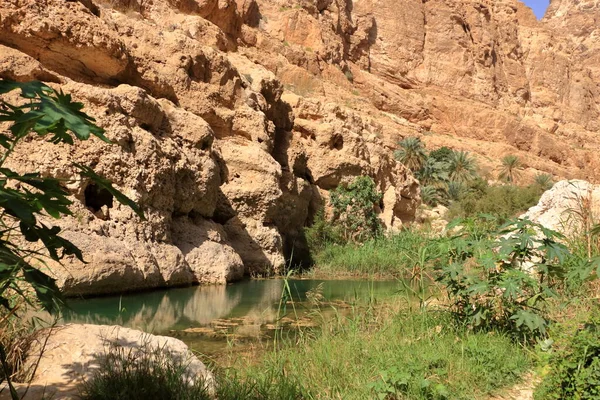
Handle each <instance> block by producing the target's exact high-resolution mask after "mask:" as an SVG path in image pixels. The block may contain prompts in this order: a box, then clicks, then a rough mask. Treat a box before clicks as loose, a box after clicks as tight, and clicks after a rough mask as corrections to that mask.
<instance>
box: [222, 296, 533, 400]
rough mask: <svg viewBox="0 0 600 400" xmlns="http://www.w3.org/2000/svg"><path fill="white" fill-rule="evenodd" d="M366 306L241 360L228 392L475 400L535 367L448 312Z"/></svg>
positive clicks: (229, 375)
mask: <svg viewBox="0 0 600 400" xmlns="http://www.w3.org/2000/svg"><path fill="white" fill-rule="evenodd" d="M364 311H365V310H364V309H363V310H359V309H357V310H356V312H355V313H354V314H353V315H352V316H351V317H349V318H346V317H340V319H334V320H331V321H329V322H325V325H324V327H323V330H322V332H321V334H320V335H319V336H317V338H315V339H307V340H305V341H303V342H300V343H290V344H289V347H287V348H286V349H283V350H281V351H279V352H271V353H268V354H266V355H265V356H264V358H262V359H261V360H260V361H259V362H258V363H254V364H250V363H246V364H243V365H244V366H242V367H241V369H240V368H239V365H241V364H239V363H238V364H237V365H238V369H237V370H238V372H227V371H225V373H224V374H223V375H222V382H225V385H226V387H227V388H228V390H231V388H232V384H231V382H237V383H236V384H235V386H236V387H239V386H240V382H249V383H247V384H245V385H244V384H242V385H241V387H244V386H246V387H247V386H248V385H250V386H254V387H260V386H261V385H264V383H265V382H270V384H271V385H272V386H275V387H277V386H279V385H282V386H279V389H277V390H281V389H282V388H286V391H285V395H286V396H284V397H281V398H289V399H300V398H302V399H345V400H346V399H350V400H352V399H357V400H359V399H360V400H362V399H373V398H390V399H393V398H409V399H436V398H439V399H442V398H448V399H474V398H482V397H485V396H486V395H487V394H490V393H492V392H493V391H495V390H497V389H498V388H502V387H504V386H506V385H510V384H512V383H514V382H515V381H516V380H518V377H519V376H520V374H522V373H523V372H524V371H526V370H527V369H528V368H529V366H530V360H529V358H528V356H527V353H526V352H525V351H524V350H523V348H521V347H520V346H518V345H516V344H514V343H513V342H512V341H511V340H510V339H509V338H507V337H505V336H503V335H500V334H493V335H490V334H482V333H473V332H470V331H468V330H467V329H464V328H461V327H455V326H454V325H453V323H452V320H451V318H449V316H448V315H447V313H446V312H443V311H439V312H436V311H428V312H407V310H406V309H398V308H394V307H389V306H383V307H381V306H380V307H375V308H370V311H371V312H370V313H369V312H364ZM273 377H276V379H275V381H273ZM280 382H281V383H280ZM221 390H223V389H221ZM273 390H275V389H273ZM228 393H229V392H228ZM294 396H296V397H294ZM386 396H387V397H386ZM238 398H263V397H238ZM264 398H275V397H264Z"/></svg>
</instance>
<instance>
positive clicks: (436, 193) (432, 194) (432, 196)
mask: <svg viewBox="0 0 600 400" xmlns="http://www.w3.org/2000/svg"><path fill="white" fill-rule="evenodd" d="M421 200H422V201H423V203H425V204H427V205H428V206H432V207H435V206H437V205H438V204H439V203H441V202H442V195H441V194H440V190H439V189H437V188H435V187H433V186H421Z"/></svg>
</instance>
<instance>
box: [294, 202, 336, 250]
mask: <svg viewBox="0 0 600 400" xmlns="http://www.w3.org/2000/svg"><path fill="white" fill-rule="evenodd" d="M304 234H305V235H306V241H307V243H308V248H309V249H310V250H311V251H312V252H319V251H321V250H322V249H323V248H325V247H326V246H328V245H332V244H344V243H345V240H344V237H343V233H342V230H341V228H340V227H339V226H338V225H335V224H332V223H331V222H330V221H328V220H327V218H325V212H324V210H323V209H321V210H319V212H317V214H316V215H315V219H314V221H313V223H312V225H311V226H309V227H307V228H304Z"/></svg>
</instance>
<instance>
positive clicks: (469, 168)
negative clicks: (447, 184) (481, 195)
mask: <svg viewBox="0 0 600 400" xmlns="http://www.w3.org/2000/svg"><path fill="white" fill-rule="evenodd" d="M448 164H449V166H448V171H449V176H450V180H451V181H453V182H459V183H465V182H468V181H470V180H473V179H474V178H475V177H476V175H477V172H476V163H475V159H474V158H473V157H471V156H470V155H469V153H468V152H466V151H454V152H452V155H451V156H450V161H449V163H448Z"/></svg>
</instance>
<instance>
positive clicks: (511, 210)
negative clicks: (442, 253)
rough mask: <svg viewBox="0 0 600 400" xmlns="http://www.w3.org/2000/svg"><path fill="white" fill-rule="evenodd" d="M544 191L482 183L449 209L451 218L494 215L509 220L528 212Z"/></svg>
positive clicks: (536, 188)
mask: <svg viewBox="0 0 600 400" xmlns="http://www.w3.org/2000/svg"><path fill="white" fill-rule="evenodd" d="M541 194H542V191H541V190H540V188H539V187H537V186H533V185H532V186H528V187H520V186H513V185H503V186H491V187H489V186H487V184H484V183H482V182H480V181H477V182H476V186H473V187H471V190H470V191H469V193H467V194H465V195H464V196H462V197H461V198H458V199H457V201H455V202H454V203H452V204H451V205H450V207H449V210H450V211H449V216H450V218H456V217H470V216H474V215H477V214H481V213H485V214H494V215H496V216H499V217H500V218H501V219H504V220H506V219H508V218H512V217H515V216H517V214H519V213H522V212H524V211H526V210H527V209H528V208H529V207H532V206H534V205H535V204H537V202H538V201H539V198H540V196H541Z"/></svg>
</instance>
